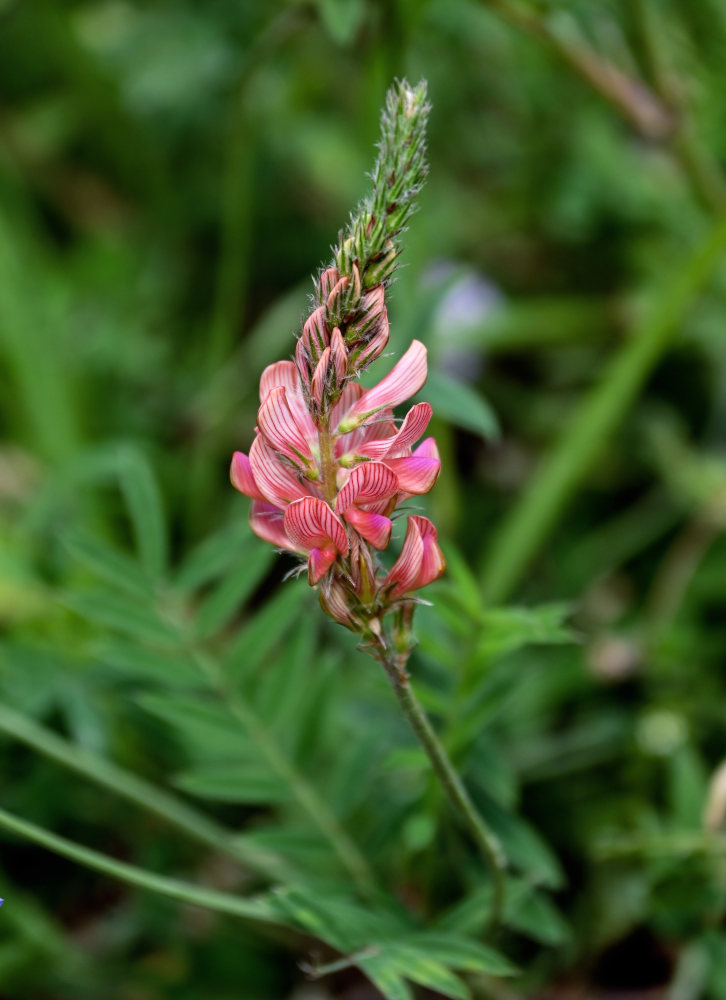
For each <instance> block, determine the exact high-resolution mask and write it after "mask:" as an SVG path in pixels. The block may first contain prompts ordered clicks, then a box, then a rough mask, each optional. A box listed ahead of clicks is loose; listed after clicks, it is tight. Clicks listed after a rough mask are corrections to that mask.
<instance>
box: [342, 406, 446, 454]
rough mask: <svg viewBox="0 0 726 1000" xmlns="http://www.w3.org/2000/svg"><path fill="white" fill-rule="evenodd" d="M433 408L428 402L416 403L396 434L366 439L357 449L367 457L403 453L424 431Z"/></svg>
mask: <svg viewBox="0 0 726 1000" xmlns="http://www.w3.org/2000/svg"><path fill="white" fill-rule="evenodd" d="M432 413H433V410H432V409H431V404H430V403H416V405H415V406H412V407H411V409H410V410H409V411H408V413H407V414H406V416H405V419H404V421H403V423H402V424H401V427H400V428H399V430H398V433H397V434H394V435H393V437H388V438H382V439H381V440H380V441H366V443H365V444H363V445H362V447H360V448H359V449H358V450H359V452H360V454H361V455H367V456H368V457H369V458H383V457H384V456H386V455H403V454H405V453H406V450H407V449H408V448H410V447H411V445H412V444H414V443H415V442H416V441H418V439H419V438H420V437H421V435H422V434H423V433H424V432H425V430H426V428H427V427H428V425H429V421H430V420H431V415H432Z"/></svg>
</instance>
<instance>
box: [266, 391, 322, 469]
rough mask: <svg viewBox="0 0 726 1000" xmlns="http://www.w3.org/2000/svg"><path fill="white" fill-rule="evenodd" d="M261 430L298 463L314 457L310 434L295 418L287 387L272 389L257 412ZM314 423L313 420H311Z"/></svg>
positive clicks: (282, 452)
mask: <svg viewBox="0 0 726 1000" xmlns="http://www.w3.org/2000/svg"><path fill="white" fill-rule="evenodd" d="M257 423H258V425H259V428H260V432H261V433H262V434H263V435H264V437H265V439H266V441H267V442H268V444H270V445H271V446H272V447H273V448H274V449H275V451H279V452H280V454H281V455H286V456H287V457H288V458H290V459H292V461H293V462H296V463H297V464H298V465H300V464H303V465H304V464H305V463H306V461H308V460H309V459H311V458H312V454H311V451H310V445H309V444H308V436H307V435H306V432H305V430H304V428H303V427H301V426H300V424H299V423H298V422H297V420H296V419H295V415H294V414H293V412H292V410H291V409H290V406H289V404H288V400H287V389H286V388H285V387H284V386H277V387H276V388H274V389H271V390H270V391H269V392H268V394H267V396H266V398H265V401H264V403H263V404H262V406H261V407H260V408H259V410H258V412H257ZM311 423H312V421H311Z"/></svg>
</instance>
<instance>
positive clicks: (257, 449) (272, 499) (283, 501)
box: [250, 436, 311, 507]
mask: <svg viewBox="0 0 726 1000" xmlns="http://www.w3.org/2000/svg"><path fill="white" fill-rule="evenodd" d="M250 465H251V467H252V473H253V475H254V477H255V483H256V484H257V485H258V487H259V490H260V492H261V493H262V497H263V498H264V499H265V500H267V501H269V503H273V504H275V506H277V507H285V506H287V504H288V503H290V502H291V501H292V500H299V499H300V497H306V496H311V489H310V487H309V486H307V484H306V483H304V482H303V481H301V480H300V479H298V477H297V476H296V475H295V473H294V472H293V471H292V469H290V468H288V466H287V465H285V463H284V461H283V460H282V459H281V458H280V456H279V455H278V454H277V452H276V451H273V449H272V448H270V446H269V445H268V444H265V441H264V438H262V437H259V436H258V437H256V438H255V440H254V441H253V442H252V447H251V448H250Z"/></svg>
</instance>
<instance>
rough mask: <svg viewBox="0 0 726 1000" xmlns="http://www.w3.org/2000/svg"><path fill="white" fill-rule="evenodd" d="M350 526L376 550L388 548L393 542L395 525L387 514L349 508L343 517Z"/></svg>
mask: <svg viewBox="0 0 726 1000" xmlns="http://www.w3.org/2000/svg"><path fill="white" fill-rule="evenodd" d="M343 516H344V517H345V519H346V521H347V522H348V523H349V524H352V525H353V527H354V528H355V530H356V531H357V532H358V534H359V535H361V536H362V537H363V538H365V540H366V541H367V542H370V543H371V545H372V546H373V547H374V548H376V549H386V548H388V543H389V542H390V540H391V530H392V528H393V523H392V522H391V519H390V518H389V517H386V516H385V514H376V513H375V512H374V511H372V510H361V509H360V508H359V507H349V508H348V510H347V511H346V512H345V514H344V515H343Z"/></svg>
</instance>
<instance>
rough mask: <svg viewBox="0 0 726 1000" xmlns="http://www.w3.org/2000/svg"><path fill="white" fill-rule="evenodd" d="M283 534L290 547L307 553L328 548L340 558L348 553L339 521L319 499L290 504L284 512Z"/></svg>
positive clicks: (342, 526) (346, 541) (304, 499)
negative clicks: (293, 546)
mask: <svg viewBox="0 0 726 1000" xmlns="http://www.w3.org/2000/svg"><path fill="white" fill-rule="evenodd" d="M285 531H286V532H287V536H288V538H289V539H290V541H291V542H292V543H293V545H295V546H296V547H297V548H300V549H304V550H305V551H307V552H312V550H313V549H326V548H329V547H330V546H331V545H332V546H333V547H334V548H335V549H336V551H337V552H339V553H340V555H342V556H344V555H346V554H347V552H348V536H347V534H346V532H345V527H344V525H343V523H342V521H341V520H340V519H339V518H338V517H336V515H335V514H334V513H333V512H332V510H331V509H330V507H329V506H328V505H327V504H326V502H325V501H324V500H321V499H320V497H303V499H301V500H294V501H293V502H292V503H291V504H290V506H289V507H288V508H287V510H286V511H285Z"/></svg>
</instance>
